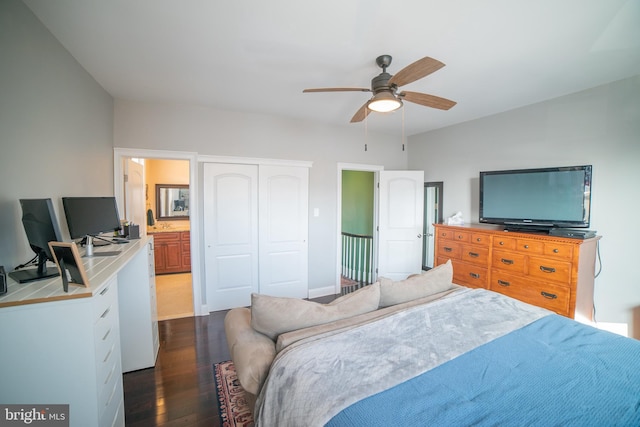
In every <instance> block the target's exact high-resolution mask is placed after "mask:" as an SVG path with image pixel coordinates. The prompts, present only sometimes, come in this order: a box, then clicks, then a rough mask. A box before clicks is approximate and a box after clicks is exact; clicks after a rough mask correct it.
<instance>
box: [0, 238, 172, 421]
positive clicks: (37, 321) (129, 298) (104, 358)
mask: <svg viewBox="0 0 640 427" xmlns="http://www.w3.org/2000/svg"><path fill="white" fill-rule="evenodd" d="M114 250H116V251H121V254H120V255H118V256H109V257H100V256H95V257H91V258H86V257H83V262H84V266H85V269H86V270H87V276H88V277H89V282H90V286H89V287H88V288H85V287H80V286H78V285H74V284H69V292H68V293H65V292H64V291H63V289H62V280H61V279H60V277H56V278H53V279H48V280H42V281H36V282H32V283H27V284H19V283H16V282H15V281H13V280H9V281H8V292H7V294H5V295H3V296H1V297H0V342H1V343H2V351H1V352H0V354H1V355H0V402H1V403H3V404H11V403H16V404H34V405H40V404H69V405H70V407H69V412H70V425H71V426H77V427H84V426H95V425H98V426H124V394H123V390H122V372H127V371H129V370H135V369H142V368H147V367H151V366H154V365H155V360H156V357H157V354H158V347H159V341H158V322H157V313H156V300H155V275H154V265H153V238H152V237H143V238H142V239H140V240H134V241H131V242H130V243H127V244H121V245H110V246H105V247H99V248H95V249H94V251H95V252H101V251H114ZM80 252H81V254H84V251H83V250H82V249H81V251H80ZM52 268H55V267H52Z"/></svg>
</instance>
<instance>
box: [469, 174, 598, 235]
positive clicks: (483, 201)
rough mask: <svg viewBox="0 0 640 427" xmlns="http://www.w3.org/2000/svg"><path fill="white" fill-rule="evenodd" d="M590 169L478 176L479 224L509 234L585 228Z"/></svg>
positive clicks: (587, 223)
mask: <svg viewBox="0 0 640 427" xmlns="http://www.w3.org/2000/svg"><path fill="white" fill-rule="evenodd" d="M591 172H592V166H591V165H585V166H567V167H550V168H539V169H520V170H502V171H490V172H480V222H483V223H490V224H502V225H504V226H505V227H506V228H507V229H512V230H534V229H538V230H549V229H551V228H587V227H589V221H590V214H591Z"/></svg>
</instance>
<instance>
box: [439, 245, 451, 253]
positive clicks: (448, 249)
mask: <svg viewBox="0 0 640 427" xmlns="http://www.w3.org/2000/svg"><path fill="white" fill-rule="evenodd" d="M442 249H444V251H445V252H451V251H453V249H451V248H448V247H446V246H445V247H444V248H442Z"/></svg>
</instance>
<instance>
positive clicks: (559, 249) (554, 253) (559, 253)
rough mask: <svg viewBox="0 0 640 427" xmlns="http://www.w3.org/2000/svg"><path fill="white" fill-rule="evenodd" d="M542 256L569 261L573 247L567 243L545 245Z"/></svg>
mask: <svg viewBox="0 0 640 427" xmlns="http://www.w3.org/2000/svg"><path fill="white" fill-rule="evenodd" d="M543 253H544V255H545V256H549V257H554V258H563V259H569V260H570V259H571V258H572V257H573V245H569V244H567V243H556V242H551V243H545V244H544V252H543Z"/></svg>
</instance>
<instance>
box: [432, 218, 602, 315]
mask: <svg viewBox="0 0 640 427" xmlns="http://www.w3.org/2000/svg"><path fill="white" fill-rule="evenodd" d="M435 229H436V236H435V237H436V238H435V246H436V250H435V253H436V265H439V264H442V263H445V262H446V261H447V260H448V259H451V262H452V263H453V271H454V277H453V281H454V282H455V283H457V284H460V285H464V286H468V287H476V288H485V289H490V290H492V291H496V292H500V293H502V294H505V295H508V296H510V297H513V298H516V299H519V300H521V301H524V302H527V303H530V304H533V305H537V306H540V307H544V308H547V309H549V310H552V311H555V312H556V313H558V314H561V315H563V316H566V317H570V318H581V319H585V320H591V319H592V317H593V286H594V273H595V260H596V251H597V242H598V240H599V239H600V236H597V237H594V238H591V239H585V240H581V239H570V238H562V237H556V236H549V235H546V234H538V233H524V232H510V231H509V232H507V231H504V228H502V227H498V226H484V225H479V224H476V225H467V226H448V225H443V224H436V225H435Z"/></svg>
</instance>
